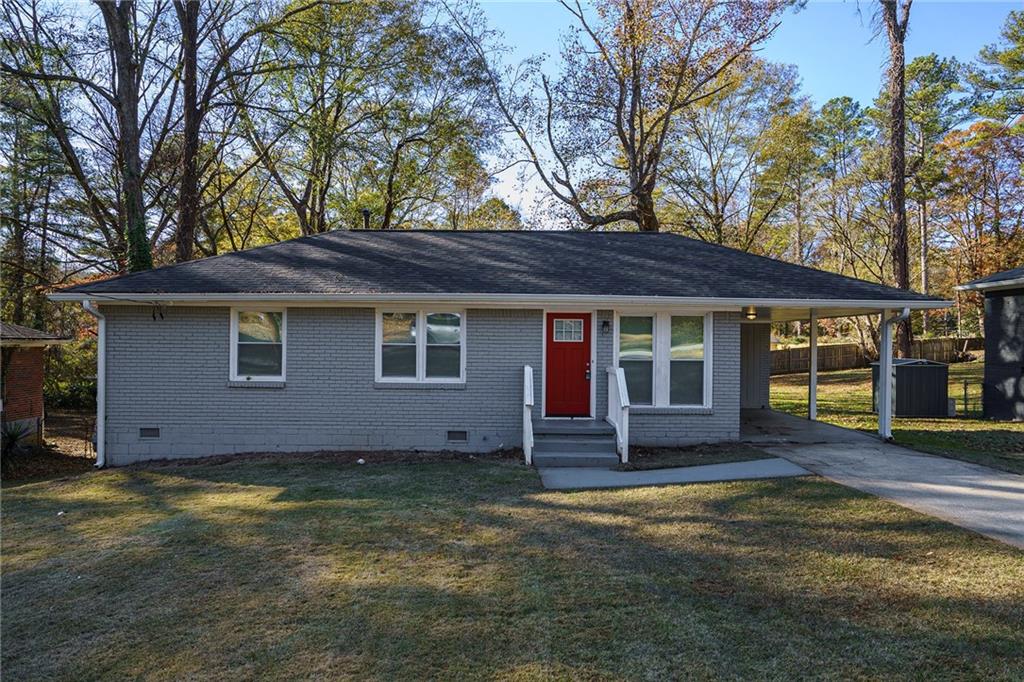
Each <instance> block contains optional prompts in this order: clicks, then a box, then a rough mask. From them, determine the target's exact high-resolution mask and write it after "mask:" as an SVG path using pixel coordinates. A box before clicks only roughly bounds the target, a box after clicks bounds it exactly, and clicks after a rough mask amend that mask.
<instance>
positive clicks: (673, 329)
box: [617, 312, 711, 407]
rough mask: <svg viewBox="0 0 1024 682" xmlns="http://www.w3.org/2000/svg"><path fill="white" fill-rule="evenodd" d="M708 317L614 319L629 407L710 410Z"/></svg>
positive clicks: (656, 315) (672, 316) (623, 316)
mask: <svg viewBox="0 0 1024 682" xmlns="http://www.w3.org/2000/svg"><path fill="white" fill-rule="evenodd" d="M710 330H711V315H710V314H708V315H673V314H671V313H661V312H659V313H652V314H647V315H622V316H620V317H619V318H618V338H617V342H618V364H619V367H621V368H622V370H623V374H625V377H626V388H627V390H628V391H629V401H630V403H632V404H633V405H651V406H656V407H710V405H711V395H710V391H709V390H708V388H709V384H710V379H709V373H710V369H711V368H710V362H709V360H708V359H707V357H706V352H707V348H708V341H709V339H710Z"/></svg>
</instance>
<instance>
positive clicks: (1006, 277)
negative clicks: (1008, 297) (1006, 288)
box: [961, 265, 1024, 288]
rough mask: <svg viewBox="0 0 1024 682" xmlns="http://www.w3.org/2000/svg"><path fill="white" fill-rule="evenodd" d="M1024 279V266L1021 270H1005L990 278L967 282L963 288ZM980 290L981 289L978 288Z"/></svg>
mask: <svg viewBox="0 0 1024 682" xmlns="http://www.w3.org/2000/svg"><path fill="white" fill-rule="evenodd" d="M1016 279H1024V265H1022V266H1020V267H1019V268H1010V269H1009V270H1003V271H1002V272H997V273H995V274H992V275H989V276H988V277H981V278H979V279H976V280H973V281H971V282H967V283H966V284H963V285H961V286H965V287H977V285H979V284H981V285H985V284H991V285H998V284H999V283H1000V282H1009V281H1011V280H1016ZM978 288H980V287H978Z"/></svg>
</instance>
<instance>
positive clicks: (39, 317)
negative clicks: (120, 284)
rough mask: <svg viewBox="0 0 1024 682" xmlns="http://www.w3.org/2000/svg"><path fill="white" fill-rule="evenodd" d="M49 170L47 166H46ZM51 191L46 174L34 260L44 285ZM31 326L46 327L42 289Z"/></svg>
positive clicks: (47, 280)
mask: <svg viewBox="0 0 1024 682" xmlns="http://www.w3.org/2000/svg"><path fill="white" fill-rule="evenodd" d="M48 170H49V167H48ZM52 191H53V176H52V175H47V177H46V189H45V190H43V215H42V217H41V219H40V221H39V259H38V260H37V261H36V272H37V273H39V279H38V280H37V281H38V283H39V284H40V285H41V286H42V285H46V284H49V283H50V281H51V280H50V277H49V276H48V275H47V274H46V273H47V271H48V267H47V266H48V263H47V255H46V252H47V250H48V249H49V248H50V197H51V192H52ZM32 317H33V320H32V326H33V327H34V328H36V329H42V330H44V331H45V330H46V329H47V324H46V296H44V295H43V293H42V290H41V289H40V290H37V291H36V296H35V301H34V302H33V312H32Z"/></svg>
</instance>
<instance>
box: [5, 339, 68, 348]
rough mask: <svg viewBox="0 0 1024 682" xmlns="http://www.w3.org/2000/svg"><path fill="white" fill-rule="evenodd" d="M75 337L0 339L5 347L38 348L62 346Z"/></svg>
mask: <svg viewBox="0 0 1024 682" xmlns="http://www.w3.org/2000/svg"><path fill="white" fill-rule="evenodd" d="M72 340H73V339H0V346H3V347H4V348H11V347H15V346H17V347H21V348H38V347H39V346H60V345H63V344H65V343H71V341H72Z"/></svg>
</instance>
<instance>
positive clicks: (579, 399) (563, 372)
mask: <svg viewBox="0 0 1024 682" xmlns="http://www.w3.org/2000/svg"><path fill="white" fill-rule="evenodd" d="M545 327H546V329H545V334H544V336H545V337H546V339H547V342H546V343H547V383H546V384H545V386H544V396H545V400H546V401H547V409H546V412H545V413H546V415H547V416H548V417H589V416H590V382H591V381H592V380H593V377H591V371H590V370H591V367H590V313H548V319H547V321H546V322H545Z"/></svg>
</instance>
